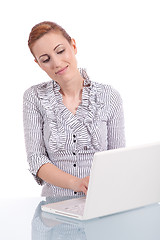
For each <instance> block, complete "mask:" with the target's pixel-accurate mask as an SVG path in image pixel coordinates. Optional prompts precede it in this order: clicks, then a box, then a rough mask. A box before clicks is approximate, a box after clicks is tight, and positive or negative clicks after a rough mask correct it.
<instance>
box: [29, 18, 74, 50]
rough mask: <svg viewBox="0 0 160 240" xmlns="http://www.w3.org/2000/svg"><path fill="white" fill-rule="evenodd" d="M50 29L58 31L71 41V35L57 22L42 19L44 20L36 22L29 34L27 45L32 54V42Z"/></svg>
mask: <svg viewBox="0 0 160 240" xmlns="http://www.w3.org/2000/svg"><path fill="white" fill-rule="evenodd" d="M50 31H55V32H60V33H61V34H62V35H63V36H64V37H65V38H66V39H67V41H68V42H69V43H71V37H70V36H69V35H68V33H67V32H66V31H65V30H64V29H63V28H62V27H61V26H59V25H58V24H56V23H54V22H49V21H44V22H41V23H38V24H36V25H35V26H34V27H33V28H32V30H31V32H30V34H29V39H28V46H29V49H30V51H31V53H32V54H33V51H32V47H33V45H34V43H35V42H36V41H37V40H38V39H39V38H41V37H42V36H43V35H45V34H46V33H48V32H50ZM33 55H34V54H33Z"/></svg>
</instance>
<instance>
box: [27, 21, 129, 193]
mask: <svg viewBox="0 0 160 240" xmlns="http://www.w3.org/2000/svg"><path fill="white" fill-rule="evenodd" d="M28 45H29V48H30V51H31V53H32V54H33V56H34V58H35V62H36V63H37V64H38V65H39V66H40V68H41V69H42V70H44V71H45V72H46V73H47V74H48V76H49V77H50V78H51V79H52V80H51V81H49V82H45V83H41V84H38V85H36V86H32V87H31V88H29V89H28V90H26V91H25V93H24V133H25V142H26V151H27V157H28V162H29V166H30V172H31V173H32V174H33V175H34V177H35V179H36V181H37V182H38V183H39V184H41V185H44V186H43V190H42V196H46V197H49V196H58V197H60V196H63V197H65V196H79V195H84V194H86V193H87V188H88V182H89V174H90V168H91V164H92V160H93V155H94V153H95V152H96V151H104V150H108V149H113V148H119V147H124V145H125V139H124V119H123V108H122V100H121V97H120V95H119V93H118V92H117V91H116V90H114V89H113V88H112V87H111V86H109V85H104V84H99V83H96V82H92V81H91V80H90V79H89V77H88V76H87V73H86V71H85V70H84V69H78V68H77V61H76V57H75V55H76V53H77V47H76V43H75V40H74V39H71V37H70V36H69V35H68V34H67V33H66V31H65V30H64V29H63V28H62V27H60V26H59V25H57V24H55V23H52V22H42V23H39V24H37V25H36V26H34V27H33V28H32V30H31V33H30V36H29V40H28Z"/></svg>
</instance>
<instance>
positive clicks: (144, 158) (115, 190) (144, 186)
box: [41, 142, 160, 220]
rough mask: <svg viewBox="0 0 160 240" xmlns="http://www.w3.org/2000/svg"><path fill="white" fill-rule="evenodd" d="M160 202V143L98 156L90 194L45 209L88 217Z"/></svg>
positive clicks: (43, 206) (65, 214) (95, 157)
mask: <svg viewBox="0 0 160 240" xmlns="http://www.w3.org/2000/svg"><path fill="white" fill-rule="evenodd" d="M157 202H160V142H158V143H153V144H146V145H141V146H138V147H126V148H119V149H114V150H108V151H103V152H97V153H95V155H94V159H93V164H92V168H91V173H90V181H89V186H88V192H87V196H86V197H82V198H74V199H70V200H65V201H62V202H57V203H50V204H46V205H42V206H41V209H42V211H46V212H50V213H54V214H58V215H62V216H66V217H70V218H75V219H79V220H88V219H92V218H97V217H102V216H105V215H110V214H114V213H118V212H123V211H126V210H130V209H134V208H138V207H142V206H145V205H149V204H153V203H157Z"/></svg>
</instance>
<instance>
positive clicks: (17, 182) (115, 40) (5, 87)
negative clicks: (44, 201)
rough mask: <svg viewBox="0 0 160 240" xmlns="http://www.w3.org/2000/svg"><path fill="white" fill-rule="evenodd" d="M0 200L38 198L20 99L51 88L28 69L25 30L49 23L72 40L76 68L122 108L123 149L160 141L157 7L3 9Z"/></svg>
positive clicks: (147, 0)
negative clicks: (37, 87) (115, 96)
mask: <svg viewBox="0 0 160 240" xmlns="http://www.w3.org/2000/svg"><path fill="white" fill-rule="evenodd" d="M0 11H1V12H0V18H1V21H0V22H1V25H0V31H1V32H0V72H1V81H0V113H1V117H0V121H1V122H0V136H1V138H0V139H1V142H0V150H1V154H0V156H1V158H0V187H1V189H0V197H1V198H2V197H17V196H18V197H24V196H39V195H40V193H41V187H40V186H38V185H37V184H36V183H35V181H34V179H33V177H32V176H31V175H30V173H29V172H28V170H27V169H28V164H27V161H26V152H25V145H24V136H23V118H22V98H23V93H24V91H25V90H26V89H27V88H29V87H30V86H32V85H34V84H37V83H41V82H43V81H48V80H50V79H49V78H48V76H47V75H46V74H45V73H44V72H42V70H41V69H39V67H38V66H37V65H36V64H35V62H34V61H33V57H32V56H31V54H30V52H29V49H28V46H27V41H28V35H29V32H30V30H31V28H32V27H33V26H34V25H35V24H37V23H39V22H41V21H44V20H49V21H55V22H57V23H58V24H60V25H62V27H64V28H65V29H66V31H67V32H68V33H69V34H70V35H71V37H73V38H75V40H76V42H77V47H78V54H77V60H78V66H79V67H85V68H86V69H87V70H88V74H89V76H90V77H91V79H92V80H94V81H97V82H102V83H106V84H107V83H108V84H111V85H112V86H113V87H114V88H116V89H117V90H118V91H119V92H120V94H121V96H122V98H123V103H124V112H125V126H126V143H127V146H131V145H137V144H145V143H150V142H155V141H160V108H159V104H160V94H159V92H160V86H159V82H160V4H159V0H157V1H156V0H134V1H131V0H121V1H119V0H110V1H105V0H99V1H93V0H81V1H75V0H67V1H66V0H62V1H58V0H56V1H54V0H48V1H47V0H45V1H44V0H43V1H41V0H38V1H37V0H33V1H22V0H21V1H20V0H15V1H11V0H10V1H7V0H6V1H4V2H3V3H2V4H1V6H0Z"/></svg>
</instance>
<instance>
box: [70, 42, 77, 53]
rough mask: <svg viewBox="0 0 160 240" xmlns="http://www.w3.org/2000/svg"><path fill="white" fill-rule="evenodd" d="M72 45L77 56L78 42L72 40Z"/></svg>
mask: <svg viewBox="0 0 160 240" xmlns="http://www.w3.org/2000/svg"><path fill="white" fill-rule="evenodd" d="M71 44H72V46H73V49H74V53H75V54H76V53H77V46H76V41H75V39H74V38H72V39H71Z"/></svg>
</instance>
